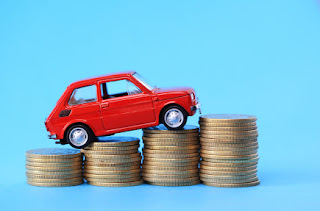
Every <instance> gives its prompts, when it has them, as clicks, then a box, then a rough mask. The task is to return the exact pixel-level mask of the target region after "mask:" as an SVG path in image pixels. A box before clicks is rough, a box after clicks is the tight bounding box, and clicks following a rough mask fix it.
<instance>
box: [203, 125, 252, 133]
mask: <svg viewBox="0 0 320 211" xmlns="http://www.w3.org/2000/svg"><path fill="white" fill-rule="evenodd" d="M256 129H257V126H256V125H253V126H248V127H223V126H221V127H217V126H206V125H203V126H201V130H200V132H201V131H204V130H205V131H219V132H220V131H249V130H256Z"/></svg>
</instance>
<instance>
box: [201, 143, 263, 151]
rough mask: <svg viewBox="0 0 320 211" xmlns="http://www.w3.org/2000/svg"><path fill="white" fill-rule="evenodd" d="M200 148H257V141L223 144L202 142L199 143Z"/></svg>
mask: <svg viewBox="0 0 320 211" xmlns="http://www.w3.org/2000/svg"><path fill="white" fill-rule="evenodd" d="M201 147H202V148H233V149H238V148H250V147H256V148H257V149H258V148H259V145H258V142H251V143H247V144H231V143H230V144H228V143H227V144H223V143H208V142H202V143H201Z"/></svg>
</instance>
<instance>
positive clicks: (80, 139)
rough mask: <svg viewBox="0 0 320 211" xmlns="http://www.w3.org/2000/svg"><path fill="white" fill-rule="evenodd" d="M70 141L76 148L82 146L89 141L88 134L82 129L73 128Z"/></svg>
mask: <svg viewBox="0 0 320 211" xmlns="http://www.w3.org/2000/svg"><path fill="white" fill-rule="evenodd" d="M69 140H70V142H71V143H72V144H73V145H75V146H82V145H84V144H85V143H87V141H88V133H87V131H86V130H85V129H83V128H81V127H76V128H73V129H72V130H71V132H70V134H69Z"/></svg>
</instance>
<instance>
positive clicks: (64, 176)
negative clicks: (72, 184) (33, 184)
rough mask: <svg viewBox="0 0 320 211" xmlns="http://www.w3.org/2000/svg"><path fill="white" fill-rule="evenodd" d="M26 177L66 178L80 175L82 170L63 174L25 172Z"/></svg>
mask: <svg viewBox="0 0 320 211" xmlns="http://www.w3.org/2000/svg"><path fill="white" fill-rule="evenodd" d="M26 175H27V177H28V178H38V179H68V178H75V177H81V176H82V172H80V173H76V174H63V175H59V174H57V175H43V174H31V173H26Z"/></svg>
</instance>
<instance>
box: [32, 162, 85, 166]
mask: <svg viewBox="0 0 320 211" xmlns="http://www.w3.org/2000/svg"><path fill="white" fill-rule="evenodd" d="M26 165H29V166H38V167H69V166H80V165H82V161H77V162H73V163H38V162H30V161H26Z"/></svg>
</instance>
